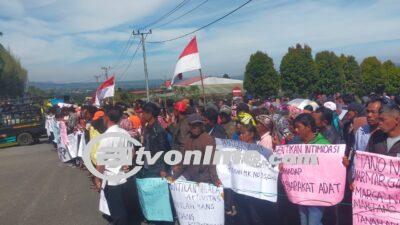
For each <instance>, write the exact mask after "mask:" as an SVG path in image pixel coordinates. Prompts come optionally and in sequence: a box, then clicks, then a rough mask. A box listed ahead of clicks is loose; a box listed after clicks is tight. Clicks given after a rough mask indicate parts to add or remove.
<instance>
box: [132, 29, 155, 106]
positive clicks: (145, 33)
mask: <svg viewBox="0 0 400 225" xmlns="http://www.w3.org/2000/svg"><path fill="white" fill-rule="evenodd" d="M132 34H133V35H139V36H140V40H141V42H142V50H143V65H144V76H145V81H146V96H147V102H150V93H149V72H148V71H147V61H146V44H145V37H144V35H146V36H147V35H148V34H151V30H149V32H140V31H139V30H138V31H137V32H135V31H133V33H132Z"/></svg>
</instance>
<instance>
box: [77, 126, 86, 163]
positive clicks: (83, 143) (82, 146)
mask: <svg viewBox="0 0 400 225" xmlns="http://www.w3.org/2000/svg"><path fill="white" fill-rule="evenodd" d="M77 135H78V136H80V139H79V138H78V139H79V144H78V157H81V158H82V155H83V150H84V149H85V147H86V140H85V133H84V132H81V131H79V132H78V133H77Z"/></svg>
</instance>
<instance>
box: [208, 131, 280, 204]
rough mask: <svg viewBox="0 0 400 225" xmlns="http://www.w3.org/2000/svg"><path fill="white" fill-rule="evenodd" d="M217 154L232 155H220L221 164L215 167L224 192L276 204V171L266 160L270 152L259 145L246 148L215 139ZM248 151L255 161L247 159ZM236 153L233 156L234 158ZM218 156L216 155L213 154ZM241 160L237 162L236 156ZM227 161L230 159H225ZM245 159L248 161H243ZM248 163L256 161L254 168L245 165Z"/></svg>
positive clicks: (234, 142)
mask: <svg viewBox="0 0 400 225" xmlns="http://www.w3.org/2000/svg"><path fill="white" fill-rule="evenodd" d="M216 144H217V147H216V149H217V152H218V151H222V152H231V153H232V154H222V153H221V154H220V155H221V158H220V159H221V161H220V162H229V163H219V164H217V173H218V177H219V179H220V180H221V182H222V184H223V186H224V188H229V189H232V190H233V191H235V192H236V193H239V194H243V195H247V196H251V197H254V198H258V199H263V200H267V201H270V202H276V201H277V196H278V195H277V194H278V190H277V189H278V175H279V170H278V168H276V167H272V166H271V164H270V163H269V162H268V157H269V156H270V155H271V154H272V151H271V150H269V149H266V148H264V147H262V146H260V145H256V144H249V143H245V142H241V141H235V140H228V139H218V138H217V139H216ZM250 150H253V151H251V152H252V154H251V155H253V153H254V154H257V157H259V158H258V159H257V158H254V157H252V156H250V154H247V153H250ZM234 153H235V155H233V154H234ZM216 154H218V153H216ZM238 154H239V156H241V158H239V160H237V159H235V157H236V156H238ZM224 156H225V157H230V159H224ZM245 157H247V159H245ZM248 159H249V160H257V161H258V162H259V163H257V164H258V165H257V166H251V165H249V163H246V162H247V161H248Z"/></svg>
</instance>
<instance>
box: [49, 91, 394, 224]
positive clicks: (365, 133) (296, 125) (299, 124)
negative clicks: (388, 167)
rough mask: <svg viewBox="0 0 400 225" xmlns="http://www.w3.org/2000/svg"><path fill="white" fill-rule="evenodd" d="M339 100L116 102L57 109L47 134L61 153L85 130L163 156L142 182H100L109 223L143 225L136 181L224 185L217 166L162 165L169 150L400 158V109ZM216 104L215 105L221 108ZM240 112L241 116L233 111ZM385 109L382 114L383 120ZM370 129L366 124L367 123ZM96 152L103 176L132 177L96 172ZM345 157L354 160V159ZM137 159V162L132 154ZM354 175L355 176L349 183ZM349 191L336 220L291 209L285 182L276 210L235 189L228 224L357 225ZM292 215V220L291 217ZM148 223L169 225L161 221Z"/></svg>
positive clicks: (228, 202) (118, 170) (106, 143)
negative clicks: (226, 147)
mask: <svg viewBox="0 0 400 225" xmlns="http://www.w3.org/2000/svg"><path fill="white" fill-rule="evenodd" d="M334 97H335V98H336V103H335V102H333V101H332V102H331V101H327V100H328V99H333V98H332V96H322V95H321V96H320V103H321V105H323V106H321V107H320V108H318V109H316V110H314V108H313V107H312V106H311V105H309V106H306V107H305V108H304V110H301V109H299V108H297V107H294V106H288V105H286V104H285V103H284V102H286V101H288V100H287V99H285V100H282V101H281V100H280V99H278V98H277V99H274V100H273V104H271V103H269V100H268V99H256V98H251V100H249V101H248V104H246V103H243V102H241V100H240V99H239V98H235V100H234V101H233V102H232V105H227V104H228V100H220V99H218V98H215V99H213V100H212V101H211V100H209V99H207V100H208V101H207V102H208V103H209V104H203V105H199V104H198V103H196V101H194V100H193V99H190V100H189V99H186V100H179V101H176V102H175V103H174V102H173V101H171V100H170V99H167V100H166V101H165V104H164V102H160V103H161V107H162V108H160V106H158V105H157V104H155V103H152V102H149V103H144V102H143V101H137V102H136V104H135V108H134V109H132V108H127V107H128V105H125V104H119V103H118V104H116V106H106V107H104V108H101V109H96V111H94V110H93V109H92V110H91V111H92V112H91V113H90V112H88V109H87V108H86V107H82V111H81V113H75V111H74V112H72V109H69V108H65V107H63V108H58V107H55V108H54V113H55V118H56V120H55V122H54V124H53V125H52V126H51V125H50V124H51V121H50V120H51V118H52V114H51V113H50V112H49V116H48V117H47V120H49V121H46V124H47V125H46V128H47V129H48V131H49V134H51V133H53V136H54V140H53V141H54V143H55V144H58V146H62V144H64V145H65V144H68V136H67V135H76V134H75V133H76V132H74V131H79V130H80V131H83V130H82V129H83V128H85V127H86V129H87V133H88V135H87V137H88V139H89V140H93V139H94V138H95V137H96V136H97V135H99V134H102V133H104V132H105V133H110V132H117V133H121V134H122V133H123V134H130V136H131V137H134V138H136V139H138V140H141V142H142V144H143V147H144V151H146V152H150V156H151V157H154V156H155V155H156V154H157V153H158V152H162V154H161V156H160V160H157V161H156V164H154V165H153V164H152V165H149V164H148V163H147V161H146V160H144V164H143V168H142V169H141V170H140V171H139V173H138V174H137V175H136V176H132V177H130V178H128V179H125V180H121V181H119V182H104V183H103V181H102V180H100V179H98V178H96V179H95V187H96V189H97V190H98V191H104V192H105V197H106V200H107V203H108V207H109V209H110V213H111V222H112V223H113V224H140V222H142V215H141V209H140V208H139V203H138V197H137V196H136V183H135V179H136V178H163V177H167V178H168V180H169V181H170V182H174V180H176V179H186V180H188V181H193V182H197V183H202V182H204V183H209V184H213V185H217V186H220V185H221V181H220V180H219V178H218V174H217V170H216V167H215V166H214V165H203V164H201V165H183V164H178V165H176V166H173V168H169V166H167V165H166V164H165V163H164V160H161V159H162V158H163V155H164V154H165V153H166V152H168V151H170V149H174V150H179V151H181V152H182V153H183V154H184V153H185V152H187V151H191V150H198V151H201V152H202V153H203V154H202V157H204V153H205V151H206V147H207V146H211V147H212V148H209V149H210V150H211V154H212V155H214V152H215V151H216V149H215V147H216V140H215V138H223V139H233V140H237V141H240V142H239V143H241V144H244V143H247V144H257V145H260V146H263V147H264V148H267V149H270V150H271V151H272V150H274V148H275V147H276V146H277V145H282V144H330V143H333V144H340V143H343V142H344V141H343V140H342V139H344V140H345V143H346V144H347V146H348V149H349V150H351V149H354V150H359V151H364V150H366V151H369V152H373V153H378V154H385V155H390V156H398V154H399V151H400V125H399V124H400V122H399V121H400V111H399V109H398V108H396V107H390V108H388V107H386V106H383V105H384V102H383V100H381V99H376V98H374V97H371V99H372V100H371V101H370V102H369V103H368V104H367V107H366V113H365V112H364V107H363V106H362V105H361V104H358V103H356V102H354V98H352V99H351V100H349V99H350V98H351V96H343V97H342V96H341V95H338V94H336V95H335V96H334ZM386 101H389V100H386ZM210 102H217V103H218V106H217V105H216V104H214V103H211V104H210ZM189 103H190V106H189ZM204 106H206V107H204ZM235 108H236V111H237V113H236V115H237V116H235V113H234V112H233V111H235ZM381 109H382V112H381V113H379V112H380V110H381ZM104 110H105V112H104ZM345 110H347V113H346V116H345V117H344V118H343V120H341V121H340V123H339V116H338V115H337V113H341V112H344V111H345ZM161 111H162V113H160V112H161ZM122 112H124V113H125V115H123V114H122ZM232 116H233V117H232ZM74 117H76V122H69V121H70V120H71V119H73V118H74ZM364 122H365V123H366V124H363V123H364ZM85 123H86V124H85ZM118 124H119V126H118ZM335 124H336V125H337V126H340V127H341V130H343V131H344V133H342V134H341V132H338V130H337V129H335V128H336V125H335ZM72 125H73V126H72ZM70 131H72V133H70ZM342 136H343V137H342ZM78 140H79V139H78ZM119 141H120V140H118V138H111V139H105V140H103V141H101V143H100V147H101V148H102V147H110V146H111V147H112V146H114V145H115V144H116V143H117V142H119ZM78 142H80V140H79V141H78ZM228 142H229V141H228ZM171 146H172V148H171ZM119 147H120V146H119ZM98 149H99V145H95V146H94V147H93V148H92V149H91V159H92V163H93V164H94V166H95V167H96V168H97V169H98V170H99V171H100V172H104V173H105V174H108V175H115V174H123V173H125V172H126V171H127V170H128V167H126V166H119V167H110V166H101V165H98V162H97V150H98ZM136 150H137V149H136ZM133 153H135V152H133ZM347 155H349V154H348V152H347ZM133 156H134V157H135V156H136V155H135V154H133ZM349 156H350V157H351V156H352V155H349ZM345 159H347V158H345ZM201 162H203V158H202V159H201ZM343 162H344V163H345V162H346V161H345V160H344V161H343ZM283 167H284V165H283ZM351 174H352V173H351V171H350V170H349V171H348V175H349V176H350V177H351ZM254 179H258V178H254ZM249 185H251V183H250V184H249ZM348 187H349V185H347V184H346V189H345V190H346V192H345V198H344V201H343V202H342V204H341V205H339V206H335V207H332V208H331V209H336V208H339V213H338V214H336V213H335V214H329V213H327V212H329V210H328V209H329V208H328V207H320V206H303V205H295V204H293V203H291V202H289V201H288V199H287V198H286V192H285V191H284V190H283V188H282V184H281V183H280V182H279V183H278V195H279V196H278V203H272V202H268V201H266V200H260V199H258V198H253V197H249V196H246V195H243V194H237V193H236V192H234V190H233V189H227V188H224V203H225V213H226V217H225V224H227V225H231V224H232V225H233V224H238V225H239V224H240V225H247V224H248V225H253V224H256V225H257V224H260V225H261V224H271V225H275V224H280V225H298V224H301V225H322V224H323V225H330V224H332V225H333V224H339V225H350V224H352V222H351V218H352V214H351V206H350V207H347V208H346V207H342V206H343V205H345V204H348V203H351V198H349V194H350V197H351V193H350V192H349V191H348ZM278 206H279V207H280V209H279V212H278V210H277V207H278ZM172 208H174V207H172ZM292 208H293V209H294V214H293V213H292V211H291V209H292ZM146 222H149V223H150V224H167V223H164V222H162V223H160V222H157V221H146ZM195 222H196V221H195ZM210 222H212V221H210Z"/></svg>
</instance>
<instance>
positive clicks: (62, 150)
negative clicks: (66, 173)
mask: <svg viewBox="0 0 400 225" xmlns="http://www.w3.org/2000/svg"><path fill="white" fill-rule="evenodd" d="M57 153H58V158H59V159H60V160H61V161H62V162H68V161H70V160H71V159H72V157H71V155H70V154H69V151H68V149H67V147H65V145H64V144H63V143H61V142H60V143H59V144H58V145H57Z"/></svg>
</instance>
